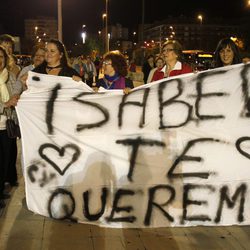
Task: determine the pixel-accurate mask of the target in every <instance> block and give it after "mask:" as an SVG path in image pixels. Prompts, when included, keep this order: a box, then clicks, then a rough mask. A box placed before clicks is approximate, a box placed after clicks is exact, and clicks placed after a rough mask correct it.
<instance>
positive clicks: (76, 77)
mask: <svg viewBox="0 0 250 250" xmlns="http://www.w3.org/2000/svg"><path fill="white" fill-rule="evenodd" d="M72 79H73V80H74V81H76V82H80V81H81V80H82V78H81V77H79V76H72Z"/></svg>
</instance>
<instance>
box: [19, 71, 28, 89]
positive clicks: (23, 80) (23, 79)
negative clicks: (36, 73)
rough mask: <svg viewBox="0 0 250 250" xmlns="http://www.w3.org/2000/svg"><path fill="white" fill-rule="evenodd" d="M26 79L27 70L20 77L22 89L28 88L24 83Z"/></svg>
mask: <svg viewBox="0 0 250 250" xmlns="http://www.w3.org/2000/svg"><path fill="white" fill-rule="evenodd" d="M27 79H28V72H27V73H25V74H24V75H22V76H21V77H20V81H21V83H22V85H23V89H24V90H26V89H27V88H28V87H27V84H26V81H27Z"/></svg>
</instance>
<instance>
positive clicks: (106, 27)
mask: <svg viewBox="0 0 250 250" xmlns="http://www.w3.org/2000/svg"><path fill="white" fill-rule="evenodd" d="M105 14H106V15H105V52H106V53H107V52H109V37H108V0H105ZM103 17H104V15H103Z"/></svg>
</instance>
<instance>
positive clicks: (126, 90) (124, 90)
mask: <svg viewBox="0 0 250 250" xmlns="http://www.w3.org/2000/svg"><path fill="white" fill-rule="evenodd" d="M130 90H131V88H125V89H123V93H124V94H125V95H127V94H128V93H129V92H130Z"/></svg>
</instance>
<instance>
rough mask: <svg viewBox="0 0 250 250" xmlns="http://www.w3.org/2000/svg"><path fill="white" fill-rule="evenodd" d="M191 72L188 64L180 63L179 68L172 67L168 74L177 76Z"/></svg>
mask: <svg viewBox="0 0 250 250" xmlns="http://www.w3.org/2000/svg"><path fill="white" fill-rule="evenodd" d="M192 72H193V70H192V68H191V67H190V66H189V65H188V64H185V63H182V64H181V69H174V70H172V71H170V73H169V76H178V75H182V74H187V73H192Z"/></svg>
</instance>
